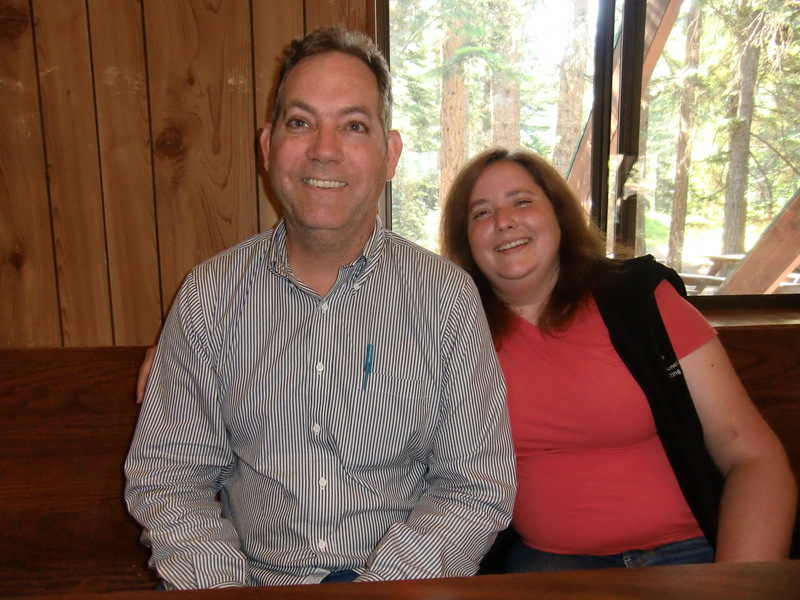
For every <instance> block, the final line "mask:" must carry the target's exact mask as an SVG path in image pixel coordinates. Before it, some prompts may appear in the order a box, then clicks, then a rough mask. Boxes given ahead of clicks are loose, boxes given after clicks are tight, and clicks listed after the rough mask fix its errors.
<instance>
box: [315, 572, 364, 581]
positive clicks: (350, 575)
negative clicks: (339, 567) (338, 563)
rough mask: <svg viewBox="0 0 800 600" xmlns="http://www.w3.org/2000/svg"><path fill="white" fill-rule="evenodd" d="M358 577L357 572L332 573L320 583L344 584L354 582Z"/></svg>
mask: <svg viewBox="0 0 800 600" xmlns="http://www.w3.org/2000/svg"><path fill="white" fill-rule="evenodd" d="M356 577H358V573H356V572H355V571H331V572H330V573H328V574H327V575H326V576H325V579H323V580H322V581H320V583H343V582H348V581H353V580H354V579H355V578H356Z"/></svg>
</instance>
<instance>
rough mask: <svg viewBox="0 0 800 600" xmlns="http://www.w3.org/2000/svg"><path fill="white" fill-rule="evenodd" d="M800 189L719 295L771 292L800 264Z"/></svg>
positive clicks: (719, 291)
mask: <svg viewBox="0 0 800 600" xmlns="http://www.w3.org/2000/svg"><path fill="white" fill-rule="evenodd" d="M798 239H800V191H799V192H798V193H797V194H795V196H794V198H792V200H790V201H789V203H788V204H787V205H786V206H784V207H783V209H782V210H781V212H780V213H779V214H778V216H777V217H775V219H774V220H773V221H772V223H770V225H769V226H768V227H767V229H766V230H765V231H764V233H763V234H762V235H761V238H760V239H759V240H758V241H757V242H756V244H755V246H753V248H752V249H751V250H750V252H748V253H747V255H746V256H745V257H744V259H742V262H740V263H739V265H738V266H737V267H736V269H735V270H734V271H733V273H731V275H730V277H728V279H727V281H725V283H723V284H722V285H721V286H720V287H719V290H718V291H717V293H718V294H772V293H773V292H775V290H776V289H777V288H778V286H779V285H780V284H781V282H782V281H784V280H785V279H786V276H787V275H789V273H791V272H793V271H794V270H795V269H796V268H797V267H798V265H800V249H798V245H797V240H798Z"/></svg>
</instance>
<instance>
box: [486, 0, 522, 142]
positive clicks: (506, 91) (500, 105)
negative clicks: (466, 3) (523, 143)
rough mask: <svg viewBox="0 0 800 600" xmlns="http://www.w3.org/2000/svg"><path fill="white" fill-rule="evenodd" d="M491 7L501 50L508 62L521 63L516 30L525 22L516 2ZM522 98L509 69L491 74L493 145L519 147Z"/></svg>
mask: <svg viewBox="0 0 800 600" xmlns="http://www.w3.org/2000/svg"><path fill="white" fill-rule="evenodd" d="M491 4H492V10H493V12H494V14H496V15H497V19H498V24H499V31H500V32H501V35H502V36H503V37H502V40H500V47H499V48H498V51H499V52H500V53H501V54H502V55H503V59H504V63H505V65H508V66H511V65H516V64H517V63H519V44H518V41H517V38H518V36H517V30H518V28H519V24H520V23H521V22H522V17H521V15H520V14H519V11H518V10H517V9H516V7H515V6H514V4H513V2H509V1H508V0H502V1H498V2H492V3H491ZM519 113H520V98H519V82H518V81H517V80H516V78H515V77H514V76H513V75H511V74H509V73H508V72H503V71H495V72H494V73H492V144H493V145H495V146H502V147H504V148H516V147H518V146H519V143H520V114H519Z"/></svg>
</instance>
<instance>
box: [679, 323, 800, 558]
mask: <svg viewBox="0 0 800 600" xmlns="http://www.w3.org/2000/svg"><path fill="white" fill-rule="evenodd" d="M680 364H681V368H682V369H683V373H684V376H685V378H686V383H687V384H688V386H689V391H690V392H691V394H692V398H693V400H694V403H695V407H696V409H697V413H698V415H699V416H700V421H701V422H702V424H703V431H704V435H705V442H706V447H707V448H708V451H709V453H710V454H711V456H712V458H713V459H714V461H715V462H716V464H717V466H718V467H719V468H720V470H721V471H722V474H723V475H724V476H725V487H724V489H723V493H722V502H721V506H720V522H719V535H718V539H717V549H716V560H717V562H732V561H757V560H774V559H783V558H787V557H788V554H789V545H790V542H791V535H792V527H793V524H794V518H795V511H796V508H797V482H796V481H795V478H794V473H793V472H792V469H791V467H790V466H789V461H788V459H787V457H786V453H785V451H784V449H783V446H782V445H781V442H780V440H778V437H777V436H776V435H775V433H774V432H773V431H772V429H771V428H770V427H769V425H768V424H767V423H766V421H765V420H764V419H763V417H762V416H761V414H760V413H759V412H758V410H757V409H756V407H755V406H754V405H753V403H752V401H751V400H750V398H749V396H748V395H747V391H746V390H745V389H744V386H743V385H742V383H741V382H740V381H739V377H738V376H737V375H736V371H735V370H734V368H733V365H731V362H730V360H729V359H728V356H727V354H726V353H725V350H724V348H723V347H722V344H721V343H720V341H719V339H718V338H716V337H714V338H712V339H711V340H710V341H708V342H706V343H705V344H703V345H702V346H700V347H699V348H698V349H697V350H695V351H694V352H692V353H691V354H688V355H687V356H685V357H684V358H682V359H681V360H680Z"/></svg>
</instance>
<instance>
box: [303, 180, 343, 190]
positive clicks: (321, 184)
mask: <svg viewBox="0 0 800 600" xmlns="http://www.w3.org/2000/svg"><path fill="white" fill-rule="evenodd" d="M303 183H305V184H306V185H313V186H314V187H318V188H322V189H324V190H337V189H341V188H343V187H345V186H346V185H347V183H345V182H344V181H336V180H335V179H317V178H316V177H304V178H303Z"/></svg>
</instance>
